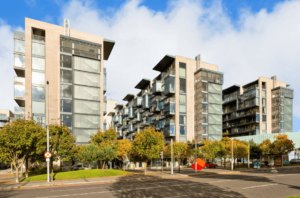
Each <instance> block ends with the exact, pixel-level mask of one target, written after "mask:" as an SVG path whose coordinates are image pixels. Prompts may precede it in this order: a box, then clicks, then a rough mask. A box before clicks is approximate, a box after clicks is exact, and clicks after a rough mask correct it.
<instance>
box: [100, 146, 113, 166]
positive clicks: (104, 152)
mask: <svg viewBox="0 0 300 198" xmlns="http://www.w3.org/2000/svg"><path fill="white" fill-rule="evenodd" d="M117 157H118V155H117V152H116V151H115V150H113V149H112V148H111V146H104V147H103V148H102V149H101V150H100V154H99V159H100V160H103V164H102V170H103V169H104V166H105V163H106V162H107V161H112V160H113V159H116V158H117Z"/></svg>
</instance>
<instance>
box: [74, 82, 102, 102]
mask: <svg viewBox="0 0 300 198" xmlns="http://www.w3.org/2000/svg"><path fill="white" fill-rule="evenodd" d="M74 89H75V91H74V97H75V98H78V99H86V100H97V101H100V89H99V88H93V87H84V86H78V85H75V86H74Z"/></svg>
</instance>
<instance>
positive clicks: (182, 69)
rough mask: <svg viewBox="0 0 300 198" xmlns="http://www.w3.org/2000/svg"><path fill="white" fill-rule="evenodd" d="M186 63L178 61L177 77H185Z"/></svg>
mask: <svg viewBox="0 0 300 198" xmlns="http://www.w3.org/2000/svg"><path fill="white" fill-rule="evenodd" d="M185 70H186V64H185V63H179V77H181V78H185V77H186V71H185Z"/></svg>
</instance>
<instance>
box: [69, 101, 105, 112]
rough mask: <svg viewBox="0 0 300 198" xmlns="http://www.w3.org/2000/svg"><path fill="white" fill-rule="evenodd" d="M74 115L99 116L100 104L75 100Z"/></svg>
mask: <svg viewBox="0 0 300 198" xmlns="http://www.w3.org/2000/svg"><path fill="white" fill-rule="evenodd" d="M74 112H75V113H85V114H100V102H92V101H83V100H75V103H74Z"/></svg>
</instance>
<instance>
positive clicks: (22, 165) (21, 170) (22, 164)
mask: <svg viewBox="0 0 300 198" xmlns="http://www.w3.org/2000/svg"><path fill="white" fill-rule="evenodd" d="M21 177H23V163H21Z"/></svg>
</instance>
